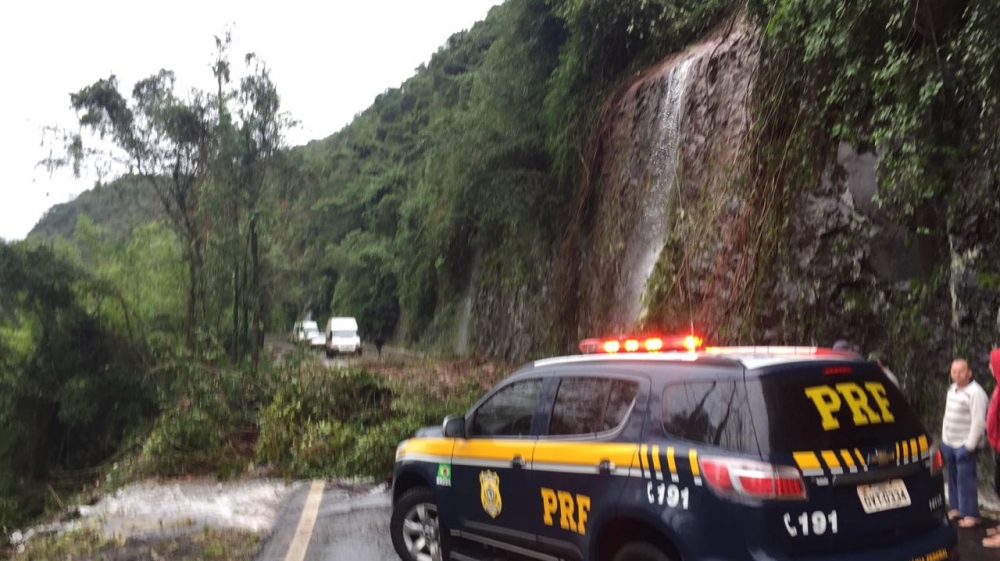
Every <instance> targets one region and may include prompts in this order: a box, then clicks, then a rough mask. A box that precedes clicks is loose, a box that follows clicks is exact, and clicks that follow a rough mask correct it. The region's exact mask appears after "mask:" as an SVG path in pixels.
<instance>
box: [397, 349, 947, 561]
mask: <svg viewBox="0 0 1000 561" xmlns="http://www.w3.org/2000/svg"><path fill="white" fill-rule="evenodd" d="M580 347H581V351H583V352H584V354H581V355H573V356H564V357H555V358H549V359H544V360H538V361H535V362H532V363H530V364H527V365H525V366H523V367H522V368H521V369H519V370H518V371H517V372H515V373H514V374H512V375H511V376H510V377H508V378H507V379H505V380H503V381H502V382H500V383H499V384H498V385H497V386H496V387H495V388H493V389H492V390H491V391H490V392H488V393H487V394H486V395H485V396H484V397H483V398H482V399H480V400H479V402H478V403H476V404H475V405H473V406H472V408H471V409H470V410H469V411H468V412H467V413H465V414H464V415H460V416H450V417H447V418H446V419H445V420H444V424H443V425H442V426H438V427H431V428H428V429H423V430H421V431H418V433H417V435H415V436H414V437H413V438H410V439H408V440H405V441H403V442H402V443H400V445H399V446H398V448H397V450H396V465H395V470H394V474H393V489H392V501H393V512H392V516H391V520H390V533H391V537H392V542H393V545H394V547H395V549H396V552H397V553H398V554H399V556H400V558H401V559H403V560H404V561H417V560H424V559H494V558H497V557H500V558H504V559H506V558H517V559H583V560H598V561H605V560H608V561H686V560H702V559H725V560H728V561H755V560H763V559H772V560H793V559H798V560H820V559H822V560H823V561H876V560H886V559H902V560H905V559H922V560H927V559H936V560H951V559H957V558H958V553H957V533H956V530H955V529H954V527H953V526H952V525H951V524H949V522H948V520H947V517H946V513H945V502H944V488H943V478H942V473H941V470H942V463H941V453H940V452H939V451H938V450H937V448H936V446H934V445H933V443H932V442H931V441H930V437H929V436H928V432H927V429H926V428H925V427H924V426H923V424H922V422H921V421H920V419H919V417H918V416H917V414H916V413H915V412H914V411H913V409H912V408H911V407H910V405H909V404H908V403H907V401H906V398H905V397H904V396H903V394H902V393H901V392H900V390H899V389H898V388H897V387H896V386H895V384H893V383H892V382H891V381H889V379H888V378H887V377H886V375H885V373H884V372H883V371H882V369H881V368H879V366H878V364H876V363H874V362H868V361H865V360H863V359H862V358H861V357H859V356H857V355H856V354H854V353H850V352H842V351H836V350H833V349H824V348H816V347H717V348H702V347H701V344H700V341H698V338H697V337H694V336H690V335H689V336H686V337H679V338H676V339H675V338H666V337H644V338H629V339H617V338H616V339H604V340H602V339H590V340H586V341H583V342H582V343H581V345H580Z"/></svg>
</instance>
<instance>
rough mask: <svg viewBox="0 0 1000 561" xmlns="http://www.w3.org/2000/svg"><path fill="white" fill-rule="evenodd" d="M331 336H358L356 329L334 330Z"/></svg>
mask: <svg viewBox="0 0 1000 561" xmlns="http://www.w3.org/2000/svg"><path fill="white" fill-rule="evenodd" d="M332 336H333V337H340V338H345V337H357V336H358V332H357V331H334V332H333V335H332Z"/></svg>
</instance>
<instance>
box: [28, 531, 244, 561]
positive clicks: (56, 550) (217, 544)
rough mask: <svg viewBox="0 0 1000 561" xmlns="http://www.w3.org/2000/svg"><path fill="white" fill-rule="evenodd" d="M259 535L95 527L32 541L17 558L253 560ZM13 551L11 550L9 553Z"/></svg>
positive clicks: (36, 560) (40, 560) (34, 560)
mask: <svg viewBox="0 0 1000 561" xmlns="http://www.w3.org/2000/svg"><path fill="white" fill-rule="evenodd" d="M260 545H261V540H260V536H259V535H258V534H256V533H253V532H241V531H234V530H215V529H212V528H204V529H203V530H202V531H200V532H196V533H192V534H187V535H182V536H176V537H170V538H154V539H148V540H140V539H134V538H129V539H115V538H111V539H109V538H105V537H103V536H102V535H101V534H100V532H99V531H97V530H96V529H93V528H89V529H82V530H76V531H72V532H66V533H63V534H58V535H47V536H39V537H36V538H33V539H32V540H30V541H29V542H28V543H27V545H26V547H25V550H24V552H23V553H21V554H20V555H17V557H16V559H18V560H24V561H49V560H52V559H60V560H64V561H85V560H87V561H90V560H92V561H126V560H128V561H147V560H149V561H195V560H202V559H206V560H209V559H218V560H223V559H226V560H230V559H231V560H234V561H239V560H244V559H245V560H248V561H249V560H251V559H254V558H255V557H256V556H257V554H258V552H259V550H260ZM9 553H12V552H9Z"/></svg>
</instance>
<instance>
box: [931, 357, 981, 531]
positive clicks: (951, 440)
mask: <svg viewBox="0 0 1000 561" xmlns="http://www.w3.org/2000/svg"><path fill="white" fill-rule="evenodd" d="M951 380H952V382H954V383H953V384H952V385H951V387H949V388H948V400H947V402H946V404H945V410H944V421H943V423H942V426H941V454H942V455H943V456H944V461H945V464H946V465H947V466H948V503H949V505H950V506H951V510H949V511H948V518H951V519H952V520H956V519H960V520H958V525H959V527H962V528H972V527H973V526H976V525H978V524H979V490H978V489H977V488H976V455H977V451H978V450H979V448H980V446H981V445H982V443H983V434H984V431H985V429H986V407H987V403H988V401H989V398H988V397H987V395H986V391H985V390H984V389H983V387H982V386H980V385H979V384H978V383H977V382H976V381H975V380H973V379H972V370H971V369H970V368H969V363H968V362H967V361H966V360H965V359H961V358H960V359H956V360H955V361H954V362H952V363H951Z"/></svg>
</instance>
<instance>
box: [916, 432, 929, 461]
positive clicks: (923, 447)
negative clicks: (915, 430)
mask: <svg viewBox="0 0 1000 561" xmlns="http://www.w3.org/2000/svg"><path fill="white" fill-rule="evenodd" d="M917 444H918V445H919V446H920V457H921V458H924V457H926V456H929V455H930V454H928V451H929V449H930V446H928V445H927V435H926V434H922V435H920V436H919V437H917Z"/></svg>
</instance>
